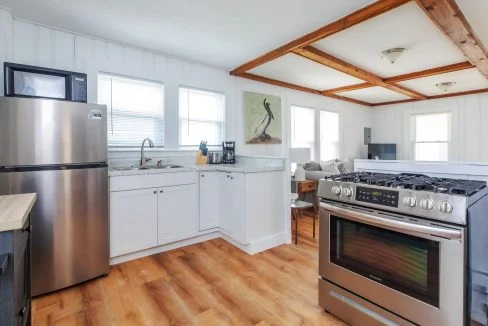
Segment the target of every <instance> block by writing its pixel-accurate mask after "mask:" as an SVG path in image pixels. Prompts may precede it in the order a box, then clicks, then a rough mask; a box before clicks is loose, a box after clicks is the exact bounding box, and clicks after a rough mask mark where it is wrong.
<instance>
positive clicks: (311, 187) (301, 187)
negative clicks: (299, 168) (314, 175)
mask: <svg viewBox="0 0 488 326" xmlns="http://www.w3.org/2000/svg"><path fill="white" fill-rule="evenodd" d="M317 186H318V183H317V182H316V181H299V182H298V192H312V191H316V190H317Z"/></svg>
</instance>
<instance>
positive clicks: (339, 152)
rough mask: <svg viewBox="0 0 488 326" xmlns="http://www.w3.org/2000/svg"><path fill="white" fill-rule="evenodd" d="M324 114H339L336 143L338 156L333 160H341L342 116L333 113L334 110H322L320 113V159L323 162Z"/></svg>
mask: <svg viewBox="0 0 488 326" xmlns="http://www.w3.org/2000/svg"><path fill="white" fill-rule="evenodd" d="M322 112H327V113H335V114H337V142H336V143H335V147H336V156H337V157H334V158H332V159H340V158H341V154H342V152H341V150H342V142H341V140H342V136H341V130H342V128H341V121H342V120H341V118H342V117H341V114H340V113H339V112H337V111H333V110H320V111H319V119H318V120H319V121H318V123H319V144H320V145H319V158H320V160H322Z"/></svg>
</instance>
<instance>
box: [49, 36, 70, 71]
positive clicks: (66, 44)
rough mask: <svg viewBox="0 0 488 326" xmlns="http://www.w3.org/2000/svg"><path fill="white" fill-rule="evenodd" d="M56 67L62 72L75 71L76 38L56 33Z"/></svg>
mask: <svg viewBox="0 0 488 326" xmlns="http://www.w3.org/2000/svg"><path fill="white" fill-rule="evenodd" d="M54 67H55V68H56V69H62V70H74V69H75V36H74V34H71V33H66V32H63V31H54Z"/></svg>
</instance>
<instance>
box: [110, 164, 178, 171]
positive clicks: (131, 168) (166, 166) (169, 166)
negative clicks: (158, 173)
mask: <svg viewBox="0 0 488 326" xmlns="http://www.w3.org/2000/svg"><path fill="white" fill-rule="evenodd" d="M182 167H183V166H182V165H174V164H164V165H154V166H146V167H141V166H119V167H112V168H110V170H112V171H135V170H153V169H181V168H182Z"/></svg>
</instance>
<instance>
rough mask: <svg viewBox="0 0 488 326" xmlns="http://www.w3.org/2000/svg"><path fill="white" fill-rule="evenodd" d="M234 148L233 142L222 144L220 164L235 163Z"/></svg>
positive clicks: (234, 143)
mask: <svg viewBox="0 0 488 326" xmlns="http://www.w3.org/2000/svg"><path fill="white" fill-rule="evenodd" d="M235 148H236V142H235V141H223V142H222V163H224V164H234V163H235V162H236V154H235Z"/></svg>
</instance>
